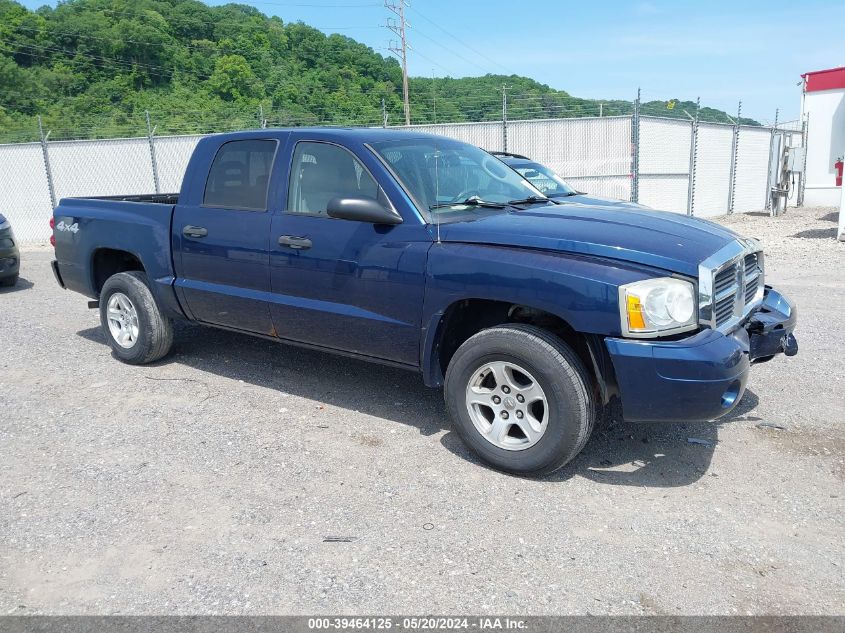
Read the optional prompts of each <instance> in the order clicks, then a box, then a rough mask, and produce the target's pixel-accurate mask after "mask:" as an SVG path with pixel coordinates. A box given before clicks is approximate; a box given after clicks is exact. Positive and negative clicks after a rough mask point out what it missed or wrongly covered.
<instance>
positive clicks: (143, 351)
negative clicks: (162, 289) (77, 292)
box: [100, 271, 173, 365]
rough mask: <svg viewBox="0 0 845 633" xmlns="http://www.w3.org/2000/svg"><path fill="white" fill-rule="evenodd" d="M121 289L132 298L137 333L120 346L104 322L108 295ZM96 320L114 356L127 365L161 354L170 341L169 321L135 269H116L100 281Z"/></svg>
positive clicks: (105, 321) (156, 357)
mask: <svg viewBox="0 0 845 633" xmlns="http://www.w3.org/2000/svg"><path fill="white" fill-rule="evenodd" d="M117 292H120V293H123V294H124V295H125V296H126V297H128V298H129V300H130V301H131V302H132V306H133V307H134V309H135V311H136V313H137V316H138V336H137V338H136V339H135V340H134V343H133V344H132V346H131V347H128V348H126V347H122V346H121V345H120V344H119V343H118V342H117V340H115V338H114V336H112V333H111V330H110V329H109V325H108V318H107V311H108V304H109V299H110V298H111V297H112V295H114V294H115V293H117ZM100 324H101V326H102V328H103V335H104V336H105V337H106V340H107V341H108V342H109V345H110V346H111V348H112V350H113V351H114V354H115V356H117V357H118V358H119V359H120V360H122V361H123V362H124V363H129V364H130V365H145V364H147V363H152V362H155V361H157V360H159V359H160V358H163V357H164V356H166V355H167V353H168V352H169V351H170V348H171V347H172V345H173V324H172V323H171V321H170V319H169V318H167V317H166V316H165V315H164V314H163V313H162V311H161V309H160V308H159V307H158V305H157V304H156V302H155V298H154V297H153V293H152V291H151V290H150V287H149V284H148V283H147V276H146V275H145V274H144V273H142V272H139V271H131V272H126V273H117V274H116V275H112V276H111V277H109V278H108V279H107V280H106V283H105V284H103V290H102V291H101V292H100Z"/></svg>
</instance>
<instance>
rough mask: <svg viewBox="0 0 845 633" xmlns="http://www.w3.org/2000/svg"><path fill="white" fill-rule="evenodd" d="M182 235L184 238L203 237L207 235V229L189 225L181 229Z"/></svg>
mask: <svg viewBox="0 0 845 633" xmlns="http://www.w3.org/2000/svg"><path fill="white" fill-rule="evenodd" d="M182 235H184V236H185V237H205V236H206V235H208V229H207V228H205V227H202V226H191V225H190V224H189V225H187V226H184V227H182Z"/></svg>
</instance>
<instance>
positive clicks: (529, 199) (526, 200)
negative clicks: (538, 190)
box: [508, 196, 552, 205]
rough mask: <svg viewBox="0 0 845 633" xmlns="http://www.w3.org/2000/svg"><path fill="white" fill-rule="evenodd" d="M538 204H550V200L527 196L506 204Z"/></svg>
mask: <svg viewBox="0 0 845 633" xmlns="http://www.w3.org/2000/svg"><path fill="white" fill-rule="evenodd" d="M538 202H552V200H551V199H549V198H541V197H540V196H528V197H527V198H521V199H519V200H509V201H508V204H510V205H515V204H536V203H538Z"/></svg>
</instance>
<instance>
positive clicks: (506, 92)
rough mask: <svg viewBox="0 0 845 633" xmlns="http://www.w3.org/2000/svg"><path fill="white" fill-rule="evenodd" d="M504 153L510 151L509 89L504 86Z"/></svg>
mask: <svg viewBox="0 0 845 633" xmlns="http://www.w3.org/2000/svg"><path fill="white" fill-rule="evenodd" d="M502 151H503V152H506V151H508V87H507V86H506V85H505V84H502Z"/></svg>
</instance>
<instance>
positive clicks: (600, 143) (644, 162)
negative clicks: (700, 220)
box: [0, 116, 801, 243]
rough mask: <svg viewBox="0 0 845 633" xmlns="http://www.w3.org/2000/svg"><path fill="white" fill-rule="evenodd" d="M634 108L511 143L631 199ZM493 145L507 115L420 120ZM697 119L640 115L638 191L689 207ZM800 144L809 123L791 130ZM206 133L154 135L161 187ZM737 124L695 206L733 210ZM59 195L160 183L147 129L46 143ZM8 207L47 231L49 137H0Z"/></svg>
mask: <svg viewBox="0 0 845 633" xmlns="http://www.w3.org/2000/svg"><path fill="white" fill-rule="evenodd" d="M632 123H633V121H632V118H631V117H628V116H625V117H594V118H579V119H551V120H532V121H510V122H508V128H507V138H508V149H509V150H510V151H512V152H514V153H518V154H525V155H526V156H529V157H530V158H532V159H534V160H537V161H539V162H541V163H544V164H546V165H548V166H550V167H551V168H552V169H553V170H555V171H556V172H557V173H559V174H560V175H561V176H563V177H564V178H565V179H566V180H568V181H569V182H570V183H571V184H572V185H573V186H574V187H575V188H577V189H579V190H581V191H586V192H588V193H591V194H593V195H597V196H602V197H607V198H619V199H624V200H628V199H630V195H631V180H632V175H631V173H630V172H631V133H632ZM409 129H410V130H411V131H423V132H430V133H434V134H442V135H444V136H449V137H451V138H455V139H458V140H462V141H465V142H468V143H472V144H474V145H477V146H479V147H483V148H485V149H488V150H492V151H496V150H502V149H503V147H504V134H503V131H504V130H503V125H502V122H500V121H494V122H481V123H444V124H437V125H418V126H412V127H411V128H409ZM691 133H692V122H691V121H687V120H679V119H667V118H660V117H647V116H644V117H641V118H640V130H639V139H640V143H639V201H640V202H641V203H642V204H644V205H647V206H649V207H652V208H654V209H663V210H667V211H673V212H676V213H686V212H687V202H688V192H689V175H690V174H689V170H690V146H691ZM790 134H792V135H793V137H792V143H794V144H800V142H801V132H800V131H798V132H790ZM201 138H203V135H190V136H167V137H156V138H155V139H154V143H155V154H156V165H157V171H158V176H159V182H160V189H161V191H162V192H166V193H172V192H178V191H179V190H180V189H181V184H182V178H183V176H184V173H185V169H186V167H187V164H188V161H189V159H190V157H191V153H192V152H193V150H194V148H195V147H196V145H197V143H198V142H199V140H200V139H201ZM770 138H771V130H770V129H769V128H757V127H751V126H742V127H741V128H740V133H739V145H738V149H737V161H736V186H735V189H734V210H735V211H737V212H745V211H753V210H758V209H762V208H763V206H764V205H765V201H766V181H767V176H768V163H769V142H770ZM732 142H733V127H732V126H725V125H717V124H700V126H699V135H698V152H697V161H696V174H695V183H696V184H695V200H694V209H693V214H694V215H696V216H704V217H707V216H713V215H718V214H722V213H726V212H727V209H728V204H729V199H728V197H729V187H730V164H731V158H732V155H731V150H732ZM48 153H49V158H50V165H51V172H52V175H53V183H54V187H55V192H56V197H57V198H59V199H60V198H62V197H67V196H97V195H120V194H137V193H151V192H153V191H154V189H155V184H154V182H155V181H154V179H153V166H152V159H151V155H150V147H149V139H147V138H146V137H140V138H133V139H111V140H91V141H56V142H52V141H51V142H49V143H48ZM0 212H2V213H4V214H5V215H6V216H8V217H9V219H10V220H11V221H12V224H13V227H14V229H15V233H16V235H17V236H18V238H19V240H20V241H21V242H23V243H27V242H38V241H44V240H45V239H46V238H47V237H48V236H49V231H48V230H47V229H45V227H47V223H48V221H49V218H50V215H51V206H50V197H49V186H48V181H47V176H46V170H45V168H44V161H43V155H42V149H41V145H40V144H39V143H24V144H19V145H0Z"/></svg>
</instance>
